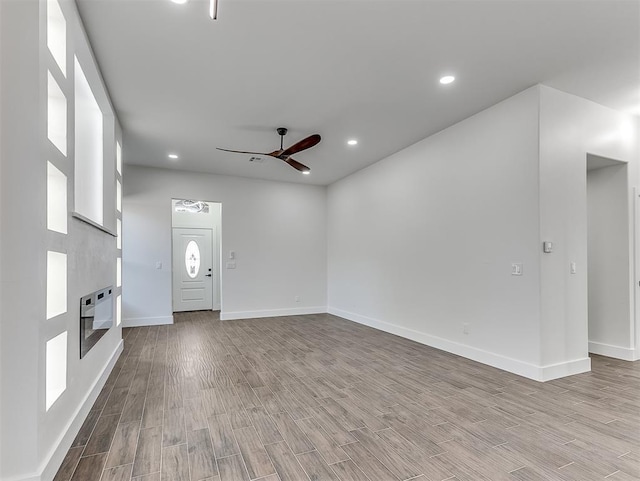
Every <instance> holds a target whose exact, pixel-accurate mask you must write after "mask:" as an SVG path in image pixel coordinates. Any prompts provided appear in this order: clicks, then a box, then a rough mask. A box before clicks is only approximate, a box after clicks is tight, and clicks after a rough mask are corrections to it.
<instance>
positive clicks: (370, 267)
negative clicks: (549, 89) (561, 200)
mask: <svg viewBox="0 0 640 481" xmlns="http://www.w3.org/2000/svg"><path fill="white" fill-rule="evenodd" d="M537 159H538V90H537V88H532V89H529V90H527V91H525V92H522V93H520V94H518V95H516V96H514V97H512V98H510V99H508V100H506V101H504V102H501V103H499V104H498V105H495V106H494V107H491V108H490V109H487V110H485V111H483V112H480V113H479V114H477V115H474V116H473V117H471V118H469V119H466V120H464V121H462V122H460V123H459V124H456V125H454V126H453V127H450V128H448V129H446V130H444V131H442V132H440V133H438V134H436V135H434V136H431V137H429V138H427V139H425V140H423V141H421V142H418V143H417V144H414V145H412V146H411V147H408V148H406V149H404V150H402V151H400V152H398V153H397V154H395V155H392V156H391V157H389V158H387V159H385V160H383V161H381V162H378V163H377V164H374V165H373V166H371V167H369V168H367V169H364V170H362V171H360V172H357V173H355V174H353V175H351V176H349V177H347V178H345V179H343V180H341V181H338V182H336V183H335V184H333V185H331V186H330V187H329V199H328V219H329V222H328V235H329V257H328V265H329V311H330V312H332V313H335V314H337V315H340V316H343V317H346V318H348V319H353V320H356V321H359V322H364V323H366V324H370V325H373V326H375V327H379V328H381V329H383V330H387V331H390V332H394V333H396V334H399V335H403V336H405V337H409V338H413V339H416V340H419V341H421V342H424V343H426V344H430V345H433V346H436V347H440V348H442V349H446V350H448V351H451V352H456V353H458V354H461V355H463V356H467V357H470V358H473V359H477V360H480V361H482V362H486V363H488V364H492V365H495V366H498V367H501V368H504V369H507V370H511V371H514V372H519V373H522V374H524V375H529V376H535V375H537V367H538V366H539V364H540V345H539V342H540V341H539V337H540V330H539V306H540V296H539V273H538V266H537V265H538V249H539V245H538V238H539V234H538V163H537ZM512 262H521V263H523V264H524V275H523V276H512V275H511V263H512ZM463 324H468V332H469V333H468V334H464V333H463Z"/></svg>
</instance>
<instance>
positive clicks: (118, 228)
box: [116, 219, 122, 249]
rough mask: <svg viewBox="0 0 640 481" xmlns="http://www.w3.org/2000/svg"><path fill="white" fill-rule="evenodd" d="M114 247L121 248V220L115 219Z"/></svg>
mask: <svg viewBox="0 0 640 481" xmlns="http://www.w3.org/2000/svg"><path fill="white" fill-rule="evenodd" d="M116 234H117V237H116V248H118V249H122V221H121V220H120V219H116Z"/></svg>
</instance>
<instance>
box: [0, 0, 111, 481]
mask: <svg viewBox="0 0 640 481" xmlns="http://www.w3.org/2000/svg"><path fill="white" fill-rule="evenodd" d="M60 3H61V7H62V10H63V12H64V15H65V17H66V20H67V69H66V73H67V75H66V77H65V76H64V75H63V74H62V73H61V72H60V70H59V69H58V67H57V66H56V64H55V62H54V60H53V58H52V57H51V55H50V53H49V51H48V48H47V44H46V41H47V40H46V38H47V36H46V23H47V22H46V20H45V19H46V1H42V0H20V1H2V2H0V12H1V14H0V21H1V24H0V35H1V41H0V46H2V51H1V55H0V62H1V65H0V87H1V89H2V90H1V92H0V96H1V97H2V99H3V102H2V105H1V108H0V122H1V124H0V127H1V131H2V144H1V146H0V147H1V148H0V160H1V162H0V171H1V175H0V179H1V182H2V184H1V187H0V196H1V201H0V206H1V210H0V233H1V236H2V241H1V243H0V247H1V248H0V263H1V264H2V270H1V271H0V283H1V291H2V303H1V304H0V317H1V319H2V323H1V329H2V335H1V337H0V343H1V344H0V399H1V400H0V425H1V428H0V479H2V480H3V481H4V480H9V479H11V480H14V479H20V480H27V479H28V480H40V479H42V480H50V479H52V478H53V476H54V474H55V472H56V471H57V469H58V467H59V465H60V463H61V461H62V459H63V457H64V455H65V454H66V452H67V450H68V448H69V446H70V444H71V442H72V440H73V438H74V437H75V435H76V433H77V431H78V429H79V428H80V425H81V423H82V421H83V419H84V415H85V414H86V412H88V410H89V408H90V407H91V405H92V404H93V400H94V399H95V397H96V396H97V394H98V392H99V390H100V388H101V387H102V383H103V382H104V381H105V380H106V376H107V375H108V374H109V371H110V368H111V366H112V363H113V362H115V359H116V358H117V355H118V354H119V352H120V349H121V337H122V336H121V329H120V328H116V327H113V328H112V329H111V330H110V331H109V332H108V333H107V334H106V335H105V336H104V337H103V338H102V339H101V340H100V342H99V343H98V344H97V345H96V346H95V347H94V349H92V351H91V352H89V353H88V354H87V356H86V357H85V358H84V359H82V360H80V358H79V357H80V356H79V352H78V351H79V346H78V344H79V342H78V339H79V312H78V311H79V300H80V297H81V296H83V295H85V294H87V293H88V292H90V291H92V290H95V289H97V288H99V287H105V286H107V285H113V284H115V258H116V255H117V250H116V245H115V238H114V237H112V236H111V235H109V234H107V233H105V232H103V231H101V230H98V229H96V228H94V227H92V226H90V225H88V224H85V223H83V222H81V221H79V220H77V219H75V218H72V217H71V215H70V212H71V210H72V206H73V190H74V189H73V182H74V180H73V163H74V156H73V151H72V149H67V152H68V155H63V154H62V153H61V152H60V151H58V150H57V148H56V147H55V146H53V144H51V143H50V142H49V140H48V139H47V77H48V74H47V71H48V70H51V71H52V72H53V75H54V77H55V78H56V79H57V82H58V84H59V85H60V88H61V90H62V91H63V92H64V94H65V95H66V97H67V101H68V109H67V111H68V114H69V115H68V118H67V129H66V130H67V133H68V138H67V145H72V143H73V140H74V139H73V125H74V117H73V109H72V108H71V107H72V105H73V69H72V62H73V54H78V56H79V57H83V58H85V59H86V60H87V61H86V62H85V65H86V66H89V69H90V70H92V72H91V78H90V79H89V81H90V82H93V83H92V88H94V89H95V91H96V92H99V93H100V98H98V101H99V102H102V104H101V108H102V109H103V111H105V112H110V113H111V116H112V117H111V128H110V133H109V134H108V133H105V135H108V136H110V137H111V139H114V137H115V135H118V136H119V135H120V129H119V126H118V125H117V120H114V118H113V113H112V112H111V107H110V104H109V102H108V97H107V94H106V91H105V90H104V88H103V85H102V80H101V78H100V74H99V72H98V71H97V69H96V67H95V65H94V63H93V58H92V54H91V51H90V49H89V47H88V44H87V43H86V39H85V36H84V32H83V30H82V26H81V24H80V20H79V16H78V14H77V11H76V7H75V3H74V2H72V1H69V0H64V1H61V2H60ZM85 68H87V67H85ZM85 73H87V72H85ZM88 77H89V75H88ZM97 97H98V95H97ZM18 113H19V115H18ZM112 144H113V140H112ZM114 152H115V150H114V146H113V145H110V146H106V145H105V151H104V155H105V168H107V167H106V166H107V165H108V166H109V169H110V172H108V174H109V176H108V177H106V178H109V179H110V181H111V182H112V184H113V185H112V184H111V183H109V184H108V185H106V186H105V197H104V201H105V205H108V206H109V207H108V208H107V207H105V221H107V222H106V224H107V225H109V226H110V227H112V226H113V227H114V226H115V217H116V214H115V175H114V173H113V170H114V166H115V162H114V159H113V158H112V157H113V153H114ZM47 161H50V162H52V163H53V164H54V165H55V166H56V168H58V169H59V170H60V171H61V172H63V173H64V174H65V175H66V176H67V183H68V184H67V194H68V198H67V204H66V207H67V219H66V220H67V227H68V229H67V233H66V234H64V233H60V232H53V231H49V230H47V210H46V209H47V207H46V206H47ZM107 214H108V215H107ZM109 219H110V220H109ZM47 250H53V251H57V252H63V253H66V254H67V274H68V275H67V279H66V283H67V289H66V292H67V299H66V306H67V308H66V312H64V313H62V314H60V315H58V316H56V317H53V318H51V319H46V317H47V316H46V297H47V286H46V279H47V272H46V259H47ZM62 282H65V281H62ZM64 332H66V333H67V340H68V344H67V351H66V356H67V357H66V363H63V365H64V364H66V372H64V373H63V374H62V378H63V379H66V389H65V390H64V392H63V393H62V394H61V396H60V397H59V398H57V400H56V401H55V402H54V403H53V405H52V406H51V407H50V409H48V410H47V409H46V406H45V396H46V356H45V349H46V343H47V341H49V340H50V339H52V338H54V337H56V336H58V335H59V334H61V333H64Z"/></svg>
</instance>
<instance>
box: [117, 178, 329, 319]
mask: <svg viewBox="0 0 640 481" xmlns="http://www.w3.org/2000/svg"><path fill="white" fill-rule="evenodd" d="M125 174H126V175H125V184H124V198H123V211H124V217H123V254H124V257H123V311H124V312H123V317H124V319H125V323H129V324H136V323H141V322H146V323H149V324H154V323H163V322H171V319H172V312H171V199H172V198H175V199H206V200H210V201H212V202H220V203H222V252H223V257H225V256H226V255H227V254H228V252H229V251H230V250H233V251H235V252H236V261H235V262H236V266H237V267H236V269H234V270H228V269H223V270H222V309H221V317H222V318H223V319H235V318H246V317H262V316H273V315H287V314H302V313H312V312H324V311H325V310H326V286H327V283H326V232H325V225H326V189H325V188H324V187H317V186H305V185H300V184H290V183H281V182H269V181H259V180H251V179H244V178H239V177H226V176H217V175H206V174H196V173H188V172H176V171H174V170H164V169H153V168H145V167H137V166H127V167H126V172H125ZM158 261H159V262H161V263H162V266H163V267H162V269H160V270H158V269H156V267H155V266H156V262H158ZM223 267H224V266H223ZM295 296H299V297H300V302H296V301H295V300H294V299H295ZM141 320H142V321H141Z"/></svg>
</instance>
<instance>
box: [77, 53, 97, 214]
mask: <svg viewBox="0 0 640 481" xmlns="http://www.w3.org/2000/svg"><path fill="white" fill-rule="evenodd" d="M74 67H75V105H76V109H75V114H76V119H75V162H74V166H75V182H74V186H75V207H74V209H75V211H76V212H77V213H78V214H80V215H82V216H84V217H86V218H88V219H90V220H92V221H93V222H95V223H97V224H99V225H102V222H103V192H104V188H103V182H104V180H103V177H104V166H103V118H102V117H103V116H102V111H101V110H100V106H99V105H98V102H97V100H96V98H95V96H94V95H93V92H92V91H91V87H90V85H89V82H88V80H87V77H86V76H85V74H84V72H83V70H82V67H81V66H80V63H79V62H78V59H77V58H76V59H75V62H74Z"/></svg>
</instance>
